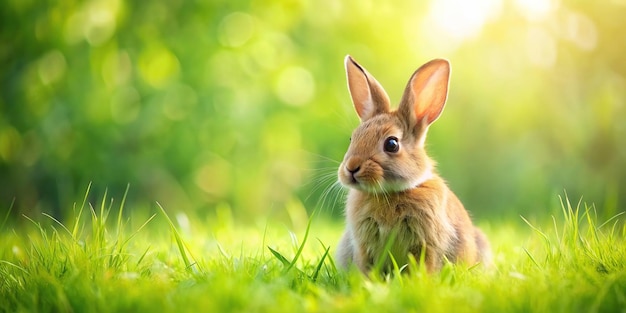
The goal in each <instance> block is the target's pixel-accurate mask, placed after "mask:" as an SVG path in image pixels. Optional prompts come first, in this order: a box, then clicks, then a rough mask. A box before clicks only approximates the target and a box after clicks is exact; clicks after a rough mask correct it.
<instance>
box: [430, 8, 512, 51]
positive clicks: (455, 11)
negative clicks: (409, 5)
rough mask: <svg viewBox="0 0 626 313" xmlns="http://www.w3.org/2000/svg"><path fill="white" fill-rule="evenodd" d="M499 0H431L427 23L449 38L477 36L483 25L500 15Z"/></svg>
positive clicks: (457, 38) (462, 38)
mask: <svg viewBox="0 0 626 313" xmlns="http://www.w3.org/2000/svg"><path fill="white" fill-rule="evenodd" d="M501 9H502V1H501V0H477V1H457V0H440V1H433V2H432V5H431V11H430V15H429V18H428V19H427V24H428V26H430V27H429V28H432V26H434V27H435V30H437V31H439V32H441V33H443V34H445V35H447V36H448V37H450V38H451V39H456V40H457V41H462V40H465V39H469V38H472V37H475V36H477V35H478V34H480V32H481V31H482V28H483V26H484V25H485V24H486V23H487V22H488V21H489V20H491V19H494V18H496V17H498V16H499V15H500V12H501Z"/></svg>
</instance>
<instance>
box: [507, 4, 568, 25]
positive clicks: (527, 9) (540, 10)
mask: <svg viewBox="0 0 626 313" xmlns="http://www.w3.org/2000/svg"><path fill="white" fill-rule="evenodd" d="M515 6H516V7H517V8H519V10H520V11H521V12H522V14H523V15H524V16H525V17H526V18H527V19H528V20H530V21H536V20H541V19H543V18H545V17H547V16H548V15H549V14H550V13H551V12H552V11H553V10H554V9H556V8H557V7H558V4H557V3H556V1H554V0H516V1H515Z"/></svg>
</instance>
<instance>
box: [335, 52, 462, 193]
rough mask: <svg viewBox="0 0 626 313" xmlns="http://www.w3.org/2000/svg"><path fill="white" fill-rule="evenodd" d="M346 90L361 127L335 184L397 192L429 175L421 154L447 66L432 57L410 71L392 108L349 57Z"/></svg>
mask: <svg viewBox="0 0 626 313" xmlns="http://www.w3.org/2000/svg"><path fill="white" fill-rule="evenodd" d="M345 66H346V74H347V78H348V88H349V90H350V96H351V97H352V102H353V104H354V108H355V109H356V112H357V114H358V116H359V118H360V119H361V124H360V125H359V126H358V127H357V128H356V129H355V130H354V132H353V133H352V137H351V138H350V147H349V148H348V151H347V152H346V155H345V157H344V159H343V162H342V163H341V165H340V167H339V180H340V182H341V183H342V184H343V185H344V186H346V187H350V188H354V189H357V190H361V191H364V192H368V193H392V192H400V191H404V190H407V189H410V188H413V187H417V186H419V185H421V184H422V183H423V182H425V181H427V180H428V179H429V178H431V177H432V175H434V173H433V166H434V164H433V161H432V160H431V159H430V158H428V156H427V155H426V153H425V151H424V141H425V139H426V132H427V130H428V127H429V126H430V124H432V123H433V122H434V121H435V120H436V119H437V118H438V117H439V115H440V114H441V112H442V111H443V107H444V105H445V102H446V98H447V94H448V82H449V78H450V64H449V62H448V61H446V60H442V59H435V60H432V61H430V62H428V63H426V64H424V65H422V66H421V67H420V68H419V69H417V70H416V71H415V73H413V76H411V79H410V80H409V82H408V84H407V86H406V89H405V90H404V95H403V96H402V100H401V101H400V105H399V107H398V109H397V110H393V111H392V110H391V109H390V105H389V96H387V93H386V92H385V90H384V89H383V87H382V86H381V85H380V84H379V83H378V81H376V79H375V78H374V77H373V76H372V75H371V74H369V73H368V72H367V71H366V70H365V68H363V67H362V66H360V65H359V64H358V63H357V62H356V61H355V60H354V59H352V58H351V57H350V56H346V59H345Z"/></svg>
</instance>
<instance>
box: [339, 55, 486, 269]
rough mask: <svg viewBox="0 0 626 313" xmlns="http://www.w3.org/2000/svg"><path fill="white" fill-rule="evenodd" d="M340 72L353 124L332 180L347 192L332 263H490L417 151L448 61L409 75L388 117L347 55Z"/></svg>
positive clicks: (383, 98) (440, 100) (444, 85)
mask: <svg viewBox="0 0 626 313" xmlns="http://www.w3.org/2000/svg"><path fill="white" fill-rule="evenodd" d="M345 66H346V73H347V78H348V87H349V90H350V96H351V97H352V102H353V104H354V107H355V109H356V111H357V114H358V115H359V117H360V119H361V124H360V125H359V127H358V128H357V129H356V130H355V131H354V132H353V134H352V137H351V143H350V147H349V148H348V151H347V152H346V155H345V157H344V160H343V162H342V163H341V165H340V167H339V173H338V174H339V180H340V182H341V183H342V184H343V185H344V186H346V187H348V188H349V193H348V198H347V203H346V212H345V213H346V224H347V225H346V231H345V233H344V235H343V237H342V239H341V240H340V242H339V246H338V249H337V261H338V264H339V265H340V266H342V267H344V268H346V267H348V266H349V265H350V264H352V263H354V264H356V266H358V268H359V269H360V270H361V271H363V272H365V273H367V272H368V271H370V270H371V269H372V266H373V265H374V264H376V263H377V262H378V261H379V260H380V261H381V262H382V264H383V268H384V269H389V268H390V267H391V261H390V258H389V257H388V254H389V253H391V255H393V257H394V259H395V261H396V262H397V264H398V265H399V266H403V265H404V264H408V262H409V255H413V257H414V258H415V259H416V260H420V258H421V257H422V256H423V257H424V263H425V265H426V267H427V269H428V271H430V272H433V271H437V270H439V269H440V268H441V267H442V265H443V264H444V262H445V261H446V260H448V261H451V262H461V263H465V264H467V265H473V264H475V263H478V262H480V263H483V264H486V265H488V264H490V262H491V260H490V258H491V252H490V247H489V242H488V240H487V237H486V236H485V235H484V234H483V233H482V232H481V231H480V230H479V229H478V228H476V227H474V225H472V221H471V219H470V217H469V215H468V213H467V211H466V210H465V208H464V207H463V204H462V203H461V201H459V199H458V198H457V197H456V196H455V195H454V193H452V191H450V189H449V188H448V186H447V185H446V183H445V182H444V180H443V179H442V178H441V177H439V176H438V175H437V173H436V172H435V169H434V162H433V161H432V160H431V159H430V158H429V157H428V156H427V155H426V152H425V151H424V140H425V138H426V133H427V130H428V127H429V126H430V124H431V123H433V122H434V121H435V120H436V119H437V118H438V117H439V115H440V114H441V112H442V111H443V107H444V105H445V102H446V98H447V93H448V81H449V76H450V65H449V62H448V61H446V60H442V59H436V60H432V61H430V62H428V63H426V64H424V65H423V66H422V67H420V68H419V69H418V70H417V71H415V73H414V74H413V76H412V77H411V79H410V80H409V83H408V85H407V87H406V89H405V91H404V95H403V97H402V100H401V102H400V105H399V107H398V109H397V110H395V111H392V110H390V107H389V97H388V96H387V93H386V92H385V90H384V89H383V88H382V86H381V85H380V84H379V83H378V82H377V81H376V79H374V77H372V76H371V75H370V74H369V73H368V72H367V71H366V70H365V69H364V68H363V67H361V66H360V65H359V64H358V63H356V61H354V59H352V58H351V57H350V56H347V57H346V60H345ZM386 247H387V248H388V250H385V248H386ZM379 258H385V259H379Z"/></svg>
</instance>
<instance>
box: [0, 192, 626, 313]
mask: <svg viewBox="0 0 626 313" xmlns="http://www.w3.org/2000/svg"><path fill="white" fill-rule="evenodd" d="M104 198H105V199H106V195H105V197H104ZM155 212H156V213H155V214H154V215H147V216H143V217H142V216H141V214H139V213H137V214H129V212H124V201H122V202H121V203H120V205H117V206H114V205H113V202H112V201H102V203H101V204H99V205H95V206H92V205H90V204H89V203H86V201H85V202H84V203H83V204H82V205H80V206H76V207H75V208H74V216H75V218H74V219H73V220H71V221H68V222H66V223H65V224H63V223H61V222H59V221H57V220H55V219H54V218H53V217H51V216H42V217H25V218H26V219H28V220H29V221H30V222H29V223H27V226H26V227H21V228H20V229H13V228H11V224H9V223H6V222H3V223H2V224H0V226H2V228H1V229H0V235H1V240H0V277H1V279H0V311H7V312H21V311H25V312H35V311H43V312H48V311H66V312H67V311H79V312H109V311H113V312H115V311H130V312H141V311H145V312H151V311H155V312H168V311H170V312H185V311H188V312H196V311H203V312H227V311H235V312H344V311H345V312H348V311H349V312H352V311H367V312H377V310H380V311H381V312H396V311H397V312H400V311H402V312H404V311H411V312H421V311H428V312H473V311H487V312H510V311H516V312H527V311H532V312H579V311H580V312H596V311H597V312H607V311H608V312H615V311H625V310H626V242H625V241H624V238H625V237H626V227H624V223H623V222H622V221H621V220H620V216H616V217H615V218H613V219H610V220H607V221H603V222H600V221H599V220H598V218H597V217H596V216H595V211H594V209H593V207H589V206H586V205H584V204H581V203H578V204H577V205H572V204H570V202H569V201H568V200H567V199H565V200H564V201H563V203H562V213H559V214H558V215H555V216H554V218H553V220H552V221H551V222H550V223H544V224H540V223H537V222H533V223H531V222H528V221H527V220H526V219H523V221H526V223H524V222H523V221H522V220H520V223H519V224H516V223H515V222H517V221H515V222H509V223H498V224H497V225H495V224H493V225H489V224H483V225H482V226H483V227H484V228H485V230H486V232H487V233H488V235H489V236H490V237H491V240H492V244H493V246H494V254H495V263H496V266H495V268H494V269H493V270H491V271H485V270H482V269H481V268H476V267H475V268H469V269H468V268H464V267H460V266H453V265H447V266H445V267H444V268H443V270H442V271H441V272H440V273H438V274H432V275H430V274H427V273H425V272H424V271H423V270H420V267H419V265H418V264H417V263H418V262H414V263H413V264H411V265H409V266H410V267H413V268H412V269H411V271H410V274H403V275H398V274H396V275H393V276H387V277H380V276H376V275H372V276H371V277H370V278H366V277H365V276H363V275H361V274H360V273H358V272H357V271H351V272H341V271H338V270H337V269H336V268H335V265H334V263H333V259H332V254H333V252H334V250H333V247H334V245H335V244H336V242H337V240H338V239H339V236H340V234H341V231H342V229H341V228H342V226H341V224H340V223H337V222H332V221H328V220H325V219H323V218H321V217H312V218H309V219H308V220H294V221H293V222H292V223H291V224H292V225H291V226H287V225H285V224H279V223H276V224H272V223H268V222H259V223H258V225H256V226H246V227H244V226H238V225H236V224H235V223H234V221H233V220H232V218H230V217H229V216H228V214H221V215H216V216H213V218H206V219H200V218H196V219H190V218H188V217H187V216H185V215H183V214H177V215H175V214H172V213H168V212H167V210H166V208H160V206H157V208H155ZM126 216H132V217H131V218H129V217H126ZM520 225H521V226H520ZM290 229H292V230H290Z"/></svg>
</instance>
